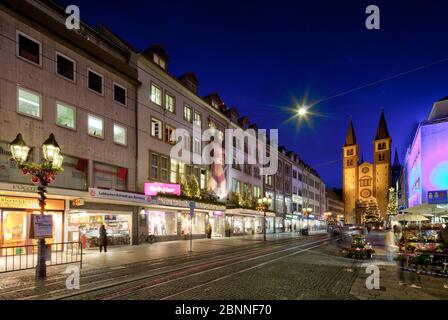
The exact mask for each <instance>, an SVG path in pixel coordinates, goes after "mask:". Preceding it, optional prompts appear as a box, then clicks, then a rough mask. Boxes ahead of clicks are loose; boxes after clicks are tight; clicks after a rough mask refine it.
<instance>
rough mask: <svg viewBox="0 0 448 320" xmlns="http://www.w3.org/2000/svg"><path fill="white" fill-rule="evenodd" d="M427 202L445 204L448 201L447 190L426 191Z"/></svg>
mask: <svg viewBox="0 0 448 320" xmlns="http://www.w3.org/2000/svg"><path fill="white" fill-rule="evenodd" d="M428 203H429V204H446V203H448V191H446V190H444V191H429V192H428Z"/></svg>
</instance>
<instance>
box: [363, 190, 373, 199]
mask: <svg viewBox="0 0 448 320" xmlns="http://www.w3.org/2000/svg"><path fill="white" fill-rule="evenodd" d="M371 195H372V192H371V191H370V190H369V189H364V190H361V197H363V198H368V197H370V196H371Z"/></svg>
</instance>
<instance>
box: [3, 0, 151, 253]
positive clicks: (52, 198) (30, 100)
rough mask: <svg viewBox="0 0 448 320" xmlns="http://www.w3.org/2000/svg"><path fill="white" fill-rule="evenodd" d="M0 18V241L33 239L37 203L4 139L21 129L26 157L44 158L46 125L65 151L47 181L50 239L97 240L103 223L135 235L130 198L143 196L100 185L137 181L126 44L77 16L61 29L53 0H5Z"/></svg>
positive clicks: (122, 238)
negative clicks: (72, 26)
mask: <svg viewBox="0 0 448 320" xmlns="http://www.w3.org/2000/svg"><path fill="white" fill-rule="evenodd" d="M0 24H1V25H0V30H1V38H0V41H1V45H0V57H1V59H0V60H1V70H2V71H1V75H0V88H1V89H0V90H1V93H0V114H1V118H0V119H1V125H0V141H1V142H0V150H1V152H0V189H1V202H0V213H1V221H2V226H3V230H2V232H1V234H2V238H1V239H0V241H1V243H0V245H3V246H5V245H12V246H14V245H25V244H30V243H33V240H32V239H30V237H29V230H28V223H29V221H30V215H31V214H32V213H33V212H35V211H36V209H37V208H38V206H37V204H38V201H37V198H36V187H35V186H34V185H32V183H31V181H30V177H29V176H24V175H22V172H21V171H20V170H18V168H17V165H16V164H15V162H13V161H10V158H11V154H10V152H9V145H8V144H9V142H10V141H12V140H13V139H14V138H15V136H16V135H17V134H18V133H21V134H22V136H23V139H24V140H25V141H26V143H27V144H28V145H29V146H31V147H32V151H31V152H30V158H29V160H30V161H35V162H39V160H40V159H41V158H42V153H41V149H40V147H41V145H42V143H43V142H44V141H45V140H46V139H47V137H48V136H49V135H50V133H54V135H55V137H56V140H57V141H58V143H59V145H60V147H61V150H62V155H63V156H64V162H63V169H64V171H63V172H62V173H60V174H59V175H58V176H57V179H56V180H55V181H54V182H53V183H51V184H50V187H49V188H48V198H49V201H48V205H47V210H48V214H52V216H53V221H54V237H53V239H50V240H49V242H63V241H78V240H80V241H83V243H84V244H85V245H86V246H88V247H94V246H96V245H97V242H98V228H99V226H100V225H101V224H106V226H107V227H108V229H109V234H110V239H111V243H113V244H131V243H136V242H137V240H136V238H135V235H136V230H134V229H133V228H135V227H136V225H135V224H134V223H133V222H134V221H135V218H136V215H137V206H138V204H137V202H138V201H142V202H145V201H146V199H145V198H144V197H141V198H140V199H139V200H138V201H131V200H129V201H117V200H116V199H117V198H119V197H115V198H114V197H113V196H112V195H111V194H109V195H104V194H101V193H100V192H97V191H98V190H97V189H98V188H107V189H114V190H119V191H117V193H116V194H115V195H118V194H124V195H128V194H130V193H132V192H134V191H135V180H136V174H137V170H136V156H137V154H136V123H135V101H136V88H137V86H138V78H137V72H136V70H135V69H133V68H131V67H130V66H129V65H128V64H127V61H128V59H129V55H128V53H127V52H126V51H123V50H122V49H121V48H119V47H117V46H116V45H115V44H113V43H112V42H110V41H109V40H108V39H106V38H105V37H103V36H102V35H101V34H99V33H98V32H96V31H94V30H92V29H90V28H89V27H87V26H86V25H84V24H82V25H81V30H80V31H79V32H75V31H71V30H68V29H67V28H65V11H64V10H63V9H62V8H60V7H58V6H55V5H52V3H51V2H40V1H3V2H2V4H1V5H0ZM79 198H82V199H83V201H82V202H74V201H73V200H75V199H79ZM105 198H107V199H108V200H107V204H106V203H105V202H106V200H105ZM75 203H76V204H75Z"/></svg>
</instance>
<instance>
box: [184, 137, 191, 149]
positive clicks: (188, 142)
mask: <svg viewBox="0 0 448 320" xmlns="http://www.w3.org/2000/svg"><path fill="white" fill-rule="evenodd" d="M183 139H184V150H188V151H191V137H190V136H189V135H185V136H184V138H183Z"/></svg>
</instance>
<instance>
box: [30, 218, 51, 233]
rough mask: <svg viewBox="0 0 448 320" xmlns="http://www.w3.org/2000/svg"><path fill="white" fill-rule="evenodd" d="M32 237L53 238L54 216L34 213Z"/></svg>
mask: <svg viewBox="0 0 448 320" xmlns="http://www.w3.org/2000/svg"><path fill="white" fill-rule="evenodd" d="M30 227H31V228H30V239H40V238H53V216H52V215H41V214H32V215H31V224H30Z"/></svg>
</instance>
